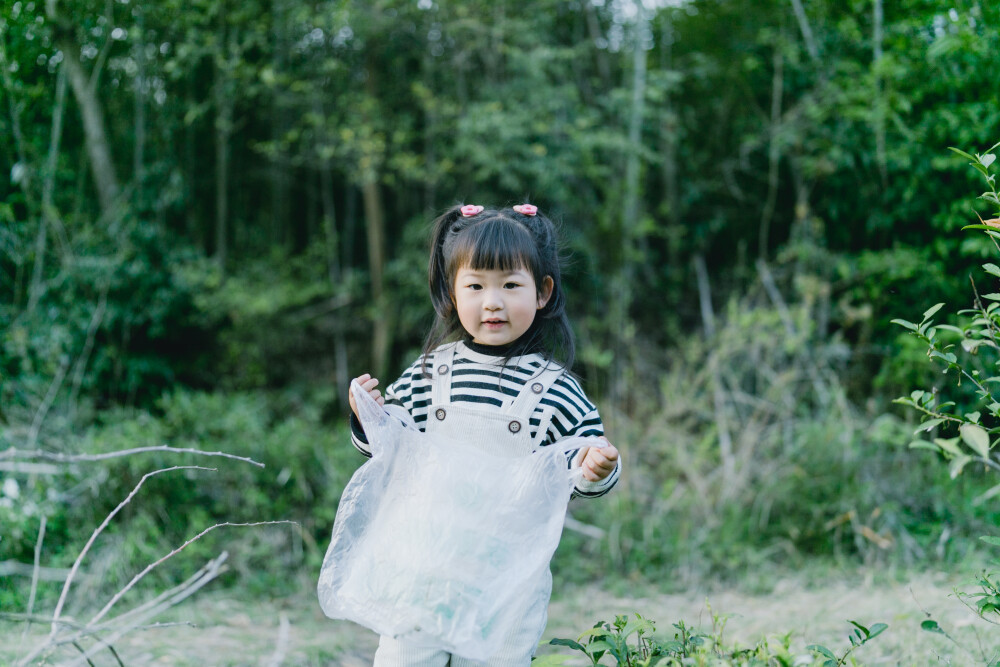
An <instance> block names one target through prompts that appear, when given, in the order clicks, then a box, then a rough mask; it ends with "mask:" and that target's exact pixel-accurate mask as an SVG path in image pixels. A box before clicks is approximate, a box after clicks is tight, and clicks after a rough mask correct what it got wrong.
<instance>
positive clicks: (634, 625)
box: [622, 618, 656, 637]
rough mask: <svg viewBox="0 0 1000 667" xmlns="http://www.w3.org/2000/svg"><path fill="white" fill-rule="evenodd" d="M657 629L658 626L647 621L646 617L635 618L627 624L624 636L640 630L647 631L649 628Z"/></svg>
mask: <svg viewBox="0 0 1000 667" xmlns="http://www.w3.org/2000/svg"><path fill="white" fill-rule="evenodd" d="M655 629H656V628H655V626H654V625H653V624H652V622H650V621H647V620H646V619H644V618H633V619H631V620H630V621H629V622H628V623H627V624H626V625H625V629H624V630H622V636H623V637H629V636H631V635H632V634H633V633H635V632H640V631H643V632H645V631H647V630H650V631H652V630H655Z"/></svg>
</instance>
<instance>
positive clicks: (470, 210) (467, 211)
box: [461, 204, 483, 218]
mask: <svg viewBox="0 0 1000 667" xmlns="http://www.w3.org/2000/svg"><path fill="white" fill-rule="evenodd" d="M461 211H462V217H463V218H471V217H472V216H474V215H479V214H480V213H482V212H483V207H482V206H476V205H475V204H468V205H467V206H463V207H462V208H461Z"/></svg>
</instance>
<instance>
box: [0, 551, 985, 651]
mask: <svg viewBox="0 0 1000 667" xmlns="http://www.w3.org/2000/svg"><path fill="white" fill-rule="evenodd" d="M974 574H975V572H974V571H968V572H943V571H932V570H920V571H917V570H914V571H910V572H902V571H899V572H896V573H895V574H894V575H893V576H889V577H886V576H884V575H883V574H882V573H881V572H878V571H875V570H870V569H849V570H834V569H828V570H826V572H825V576H823V577H822V578H817V577H818V576H819V575H820V572H819V570H817V571H814V572H811V573H809V574H808V575H803V574H798V573H785V574H784V576H781V577H780V578H775V579H773V580H772V586H771V588H770V590H767V591H763V590H761V588H760V586H759V585H758V584H755V586H754V588H753V590H748V589H745V588H742V587H739V586H731V587H726V588H720V587H718V586H713V585H711V584H704V585H699V586H694V587H690V588H688V589H686V590H683V591H674V592H669V593H662V592H659V587H658V586H657V585H656V583H655V582H641V581H636V582H618V581H616V580H615V577H614V575H613V574H609V575H608V579H609V582H613V583H615V584H616V585H614V586H596V585H590V586H583V587H567V586H565V585H562V586H561V585H560V583H561V582H559V581H558V580H557V581H556V589H555V590H556V594H555V595H554V597H553V601H552V604H551V605H550V609H549V623H548V627H547V628H546V632H545V635H544V640H545V641H548V640H549V639H551V638H553V637H564V638H575V637H577V636H579V634H580V633H582V632H583V631H584V630H586V629H588V628H590V627H592V626H593V625H594V624H595V623H596V622H597V621H602V620H604V621H612V620H614V618H615V616H616V615H619V614H626V615H631V614H633V613H634V612H639V613H641V614H642V616H643V617H645V618H648V619H651V620H653V621H655V622H656V629H657V633H656V634H657V635H659V636H661V637H665V638H669V637H671V636H672V633H673V631H674V628H673V627H672V626H673V624H674V623H677V622H679V621H684V623H685V624H686V625H687V626H688V627H691V628H694V629H696V630H699V631H703V632H712V626H713V616H714V615H719V616H720V617H723V618H724V620H725V629H724V633H723V641H724V642H725V644H726V645H727V646H730V647H737V646H738V647H752V646H754V645H755V644H757V643H758V642H760V641H761V640H763V639H767V640H768V641H769V644H771V645H775V646H776V645H778V644H780V643H782V642H787V643H788V645H789V653H790V654H791V655H793V656H796V657H800V656H801V659H802V660H803V662H802V663H800V664H810V663H806V662H804V660H805V659H806V656H810V655H812V654H811V653H810V651H808V650H807V649H806V646H808V645H810V644H822V645H824V646H827V647H829V648H830V649H831V650H832V651H834V652H835V653H836V654H838V655H842V654H843V653H844V652H845V651H846V649H847V648H849V647H850V643H849V640H848V635H849V634H850V632H851V631H852V630H853V626H851V625H850V624H849V623H848V621H849V620H856V621H858V622H859V623H862V624H864V625H866V626H871V625H873V624H875V623H879V622H881V623H886V624H888V626H889V628H888V630H886V631H885V632H884V633H883V634H882V635H880V636H879V637H877V638H876V639H874V640H873V641H872V642H871V643H869V644H867V645H865V646H863V647H861V648H860V649H858V650H857V651H856V653H855V654H854V657H855V658H856V660H857V661H858V664H861V665H926V664H952V665H975V664H986V663H987V659H989V658H996V655H997V654H998V653H1000V632H997V629H996V627H995V626H991V625H989V624H986V623H984V622H983V621H981V620H980V619H978V618H976V617H975V615H974V614H973V613H972V612H971V611H969V610H968V609H967V608H966V607H965V606H963V605H962V604H961V602H960V601H959V600H958V599H956V597H955V596H954V594H953V589H954V588H956V587H960V588H963V587H964V588H966V589H969V586H968V584H969V583H970V577H971V576H972V575H974ZM296 582H297V585H296V589H297V590H296V592H294V593H292V594H290V595H288V596H286V597H280V598H250V597H244V596H242V595H241V590H240V589H239V588H235V587H234V588H225V589H224V588H221V587H220V588H219V589H217V590H211V591H208V590H206V591H205V592H203V593H202V594H199V595H198V596H196V597H194V598H192V599H191V600H189V601H188V602H187V603H185V604H183V605H181V606H179V607H177V608H174V609H172V610H170V611H169V612H168V613H167V615H166V616H164V617H163V618H162V619H161V622H162V623H164V624H169V623H182V624H181V625H165V626H161V627H158V628H152V629H148V630H143V631H138V632H135V633H132V634H131V635H128V636H126V637H125V638H123V639H122V640H120V642H119V643H118V644H117V645H116V647H115V648H116V650H117V652H118V653H119V655H120V656H121V658H122V660H123V662H124V664H127V665H128V664H143V665H146V664H149V665H155V664H163V665H177V666H186V665H191V666H194V665H219V666H237V665H272V664H282V665H294V666H303V667H305V666H313V665H316V666H318V665H331V664H335V665H340V666H342V667H353V666H355V665H357V666H361V665H370V664H371V659H372V654H373V653H374V650H375V647H376V644H377V637H375V635H374V634H373V633H372V632H370V631H368V630H366V629H364V628H359V627H358V626H355V625H353V624H350V623H347V622H342V621H332V620H329V619H327V618H325V617H324V616H323V614H322V612H321V611H320V609H319V606H318V604H317V602H316V598H315V595H314V592H313V582H312V580H311V578H310V577H308V576H305V575H302V576H299V577H298V578H296ZM612 588H613V589H615V590H616V591H617V592H614V593H612V592H609V589H612ZM929 617H930V618H933V619H934V620H936V621H938V622H939V623H940V625H941V627H942V628H944V629H945V630H946V631H947V632H948V634H949V635H950V636H951V637H952V638H953V639H954V641H952V640H951V639H949V638H948V637H946V636H944V635H941V634H937V633H931V632H926V631H924V630H921V628H920V625H921V623H922V622H923V621H924V620H927V619H928V618H929ZM33 627H34V629H35V633H33V634H34V635H38V636H40V635H43V634H44V632H45V630H46V627H45V626H33ZM20 632H21V626H19V625H15V624H13V623H9V622H0V664H8V663H10V662H12V660H13V659H14V658H15V656H16V655H17V652H16V648H17V646H18V641H19V639H20ZM786 636H787V639H786ZM30 641H31V637H30V636H29V639H28V642H29V643H30ZM553 653H562V654H565V655H566V656H567V657H568V658H570V660H568V661H567V662H566V664H567V665H573V664H589V662H587V661H586V660H584V661H583V662H581V661H580V659H581V658H582V656H580V654H576V656H574V655H573V652H572V651H569V650H567V649H560V648H557V647H552V646H543V647H542V648H541V649H540V654H553ZM71 657H72V653H71V652H69V651H68V652H66V653H65V654H60V655H59V656H56V657H55V659H54V660H53V661H54V662H59V661H60V660H61V659H70V658H71ZM574 660H575V662H574ZM94 664H95V665H98V666H99V665H117V662H116V661H115V659H114V657H113V656H111V655H110V654H108V653H106V652H105V653H103V654H99V655H98V656H96V657H95V659H94ZM602 664H606V665H609V664H614V661H613V660H611V659H610V658H609V657H608V656H605V658H604V661H603V663H602ZM797 664H798V663H797ZM816 664H819V663H816Z"/></svg>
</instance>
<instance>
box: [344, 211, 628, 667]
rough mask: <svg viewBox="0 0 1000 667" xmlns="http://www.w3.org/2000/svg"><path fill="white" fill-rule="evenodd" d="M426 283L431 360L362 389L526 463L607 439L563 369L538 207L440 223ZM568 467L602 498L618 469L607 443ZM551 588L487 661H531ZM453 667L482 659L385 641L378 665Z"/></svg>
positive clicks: (367, 379) (413, 418)
mask: <svg viewBox="0 0 1000 667" xmlns="http://www.w3.org/2000/svg"><path fill="white" fill-rule="evenodd" d="M429 278H430V289H431V298H432V300H433V302H434V309H435V311H436V312H437V321H436V324H435V326H434V328H433V329H432V331H431V332H430V334H429V335H428V337H427V341H426V343H425V346H424V353H423V355H421V357H420V358H419V359H417V360H416V361H415V362H414V363H413V364H412V365H411V366H410V367H409V368H408V369H407V370H406V371H405V372H404V373H403V375H402V376H401V377H400V378H399V379H398V380H396V382H394V383H393V384H392V385H391V386H390V387H389V388H388V390H387V391H386V394H385V397H384V399H383V397H382V395H381V393H380V391H379V389H378V388H377V387H378V384H379V382H378V380H377V379H376V378H373V377H371V376H370V375H367V374H365V375H362V376H360V377H358V378H356V380H357V382H358V383H359V385H360V386H361V388H362V389H363V390H364V391H367V392H368V393H369V394H370V395H371V396H372V398H374V399H375V400H376V401H377V402H378V403H379V404H380V405H383V406H384V407H385V409H386V410H387V411H388V412H390V413H391V414H394V415H395V416H397V417H398V418H399V419H401V420H403V421H404V422H407V423H410V424H414V425H416V426H417V427H418V428H419V429H420V430H423V431H426V432H428V433H432V432H433V433H439V434H441V435H442V436H445V437H454V438H457V439H462V440H465V441H467V442H473V443H475V444H476V446H478V447H480V448H481V449H482V450H484V451H487V452H489V453H490V454H493V455H499V456H509V457H514V456H523V455H525V454H530V453H531V452H532V451H534V450H535V449H537V448H538V447H545V446H548V445H552V444H554V443H556V442H558V441H560V440H563V439H565V438H568V437H572V436H601V437H603V435H604V428H603V425H602V423H601V418H600V416H599V415H598V413H597V409H596V407H595V406H594V405H593V403H591V402H590V401H589V400H588V399H587V397H586V395H585V394H584V392H583V390H582V389H581V388H580V385H579V383H578V382H577V381H576V380H575V379H574V378H573V376H572V375H570V374H569V373H568V372H567V371H566V370H565V369H568V368H570V367H571V366H572V363H573V356H574V345H573V336H572V332H571V330H570V327H569V321H568V319H567V316H566V312H565V296H564V293H563V290H562V285H561V280H560V270H559V256H558V247H557V238H556V232H555V227H554V225H553V224H552V222H551V221H550V220H549V219H548V218H546V217H545V216H544V215H541V214H540V213H539V212H538V209H537V208H536V207H534V206H532V205H530V204H523V205H520V206H515V207H513V208H512V209H501V210H484V209H483V207H482V206H472V205H469V206H460V207H458V206H457V207H455V208H453V209H452V210H450V211H448V212H447V213H445V214H444V215H442V216H441V217H440V218H438V219H437V220H436V221H435V224H434V232H433V239H432V245H431V259H430V269H429ZM456 339H457V340H456ZM445 341H453V342H445ZM350 402H351V408H352V410H353V414H352V415H351V427H352V436H353V442H354V445H355V446H356V447H357V448H358V449H359V450H360V451H361V453H362V454H365V455H366V456H371V453H370V450H369V448H368V440H367V438H366V437H365V433H364V430H363V429H362V427H361V425H360V421H359V420H358V417H357V413H358V408H357V405H356V403H355V397H354V396H353V394H352V395H351V396H350ZM431 405H434V406H435V409H434V411H433V414H428V413H429V412H430V410H429V406H431ZM605 441H606V439H605ZM570 465H571V466H573V467H579V468H581V472H582V479H581V480H580V481H579V482H578V483H577V485H576V487H575V489H574V496H584V497H597V496H602V495H604V494H606V493H607V492H608V491H610V490H611V487H613V486H614V485H615V483H616V482H617V480H618V476H619V471H620V464H619V460H618V451H617V450H616V449H615V448H614V447H613V446H612V445H610V443H609V444H607V445H606V446H604V447H601V448H595V447H591V448H587V449H584V450H581V451H578V452H576V453H575V455H571V461H570ZM546 574H547V573H546ZM551 584H552V580H551V575H548V576H547V577H546V579H545V580H544V581H542V582H540V584H539V586H540V587H541V588H543V589H544V590H543V591H541V594H540V595H526V596H525V599H531V600H534V602H533V603H532V604H531V608H527V609H524V610H521V613H520V614H519V618H520V619H522V620H521V622H520V623H519V627H516V628H514V629H513V630H511V631H510V633H509V634H508V636H507V637H506V639H505V641H504V645H503V648H502V649H501V650H500V652H499V653H498V654H496V655H495V656H493V657H492V658H491V659H490V660H489V661H488V662H487V663H485V664H487V665H489V666H490V667H501V666H503V667H525V666H526V665H528V664H529V663H530V662H531V656H532V655H533V653H534V650H535V648H536V646H537V645H538V641H539V639H540V638H541V635H542V632H543V631H544V629H545V623H546V611H547V605H548V597H549V593H550V591H551ZM449 664H450V665H452V667H456V666H457V665H465V664H474V663H469V662H468V661H466V660H464V659H462V658H459V657H458V656H451V655H449V654H448V653H446V652H444V651H440V650H434V649H428V648H425V647H418V646H415V645H408V644H407V643H405V642H403V641H399V640H395V639H392V638H390V637H386V636H383V637H382V638H381V640H380V642H379V647H378V651H377V652H376V654H375V666H376V667H397V666H398V667H402V666H404V665H420V666H428V667H429V666H432V665H433V666H440V667H443V666H445V665H449ZM475 664H482V663H475Z"/></svg>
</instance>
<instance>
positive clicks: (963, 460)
mask: <svg viewBox="0 0 1000 667" xmlns="http://www.w3.org/2000/svg"><path fill="white" fill-rule="evenodd" d="M970 461H972V457H971V456H965V455H964V454H963V455H962V456H956V457H955V458H954V459H953V460H952V462H951V464H950V465H949V466H948V474H949V475H951V478H952V479H955V478H957V477H958V476H959V475H961V474H962V469H963V468H964V467H965V466H966V465H967V464H968V463H969V462H970Z"/></svg>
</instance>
